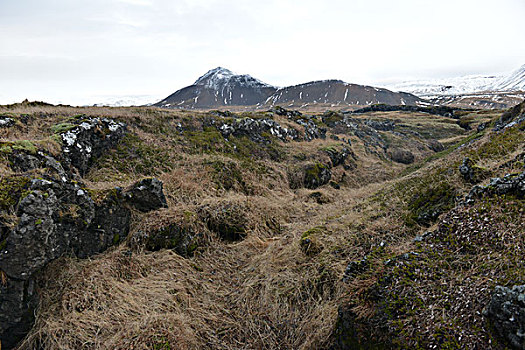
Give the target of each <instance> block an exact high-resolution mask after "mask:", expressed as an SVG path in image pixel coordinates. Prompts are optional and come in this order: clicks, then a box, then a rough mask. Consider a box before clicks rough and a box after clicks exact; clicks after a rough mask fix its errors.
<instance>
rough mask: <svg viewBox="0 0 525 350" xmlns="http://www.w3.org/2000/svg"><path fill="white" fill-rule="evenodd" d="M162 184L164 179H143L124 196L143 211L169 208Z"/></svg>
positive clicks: (133, 205)
mask: <svg viewBox="0 0 525 350" xmlns="http://www.w3.org/2000/svg"><path fill="white" fill-rule="evenodd" d="M162 186H163V184H162V181H160V180H158V179H155V178H148V179H143V180H141V181H139V182H137V183H136V184H134V185H133V186H132V187H131V188H130V189H129V190H128V191H126V193H124V197H125V198H126V201H127V202H128V203H129V204H130V205H131V206H132V207H134V208H135V209H137V210H140V211H141V212H148V211H152V210H157V209H160V208H167V207H168V203H167V202H166V197H165V196H164V192H163V190H162Z"/></svg>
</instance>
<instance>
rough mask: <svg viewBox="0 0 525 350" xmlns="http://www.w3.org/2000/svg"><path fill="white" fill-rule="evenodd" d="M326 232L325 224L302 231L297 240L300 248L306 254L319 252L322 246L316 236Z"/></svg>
mask: <svg viewBox="0 0 525 350" xmlns="http://www.w3.org/2000/svg"><path fill="white" fill-rule="evenodd" d="M326 232H327V229H326V227H325V226H316V227H314V228H311V229H309V230H308V231H306V232H304V233H303V234H302V235H301V241H300V242H299V245H300V247H301V250H302V251H303V252H304V253H305V254H307V255H317V254H319V253H320V252H321V250H323V246H322V245H321V244H320V243H319V238H318V236H319V235H321V234H323V233H326Z"/></svg>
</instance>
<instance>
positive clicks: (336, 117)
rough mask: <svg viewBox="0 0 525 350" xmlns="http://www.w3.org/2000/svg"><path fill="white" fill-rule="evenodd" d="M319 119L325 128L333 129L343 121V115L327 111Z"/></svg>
mask: <svg viewBox="0 0 525 350" xmlns="http://www.w3.org/2000/svg"><path fill="white" fill-rule="evenodd" d="M321 118H322V121H323V123H324V124H325V125H326V126H328V127H331V128H333V127H334V126H336V125H337V124H338V123H339V122H341V121H342V120H343V119H344V115H343V113H340V112H334V111H328V112H326V113H324V114H323V115H322V117H321Z"/></svg>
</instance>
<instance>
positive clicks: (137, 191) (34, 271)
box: [0, 124, 166, 349]
mask: <svg viewBox="0 0 525 350" xmlns="http://www.w3.org/2000/svg"><path fill="white" fill-rule="evenodd" d="M109 125H110V126H111V124H109ZM115 127H116V128H120V127H121V126H120V125H116V126H115ZM108 128H109V127H108ZM86 130H88V131H89V130H91V129H89V128H88V129H86ZM78 135H82V132H81V133H79V134H78ZM79 139H82V137H80V138H79ZM115 139H117V137H116V138H115ZM90 140H91V141H93V140H96V138H90ZM93 142H96V141H93ZM101 142H102V144H104V145H106V146H108V145H112V142H109V141H107V140H105V141H101ZM80 144H82V145H84V146H85V145H86V144H85V143H80ZM84 146H83V147H84ZM99 147H100V146H96V145H94V148H93V149H97V148H99ZM70 153H71V152H70ZM88 153H89V152H88ZM91 153H93V152H91ZM95 153H96V152H95ZM11 156H12V158H11V163H12V167H13V168H14V169H17V170H18V171H29V170H32V169H40V168H47V169H48V170H51V171H46V172H45V174H44V177H45V178H46V179H30V178H27V177H13V178H10V179H3V180H2V181H3V186H4V189H5V188H7V186H14V187H13V189H12V190H8V191H7V193H8V195H9V198H7V199H5V198H4V199H3V200H4V202H2V203H1V204H2V207H3V208H5V209H9V210H11V211H13V212H14V213H15V214H16V217H17V218H16V220H14V221H13V223H14V224H13V225H12V226H8V225H6V224H4V223H3V222H0V311H1V312H0V342H1V345H2V346H3V347H4V349H10V348H13V347H14V346H15V345H16V343H17V342H18V341H20V340H21V339H22V338H23V336H24V335H25V334H26V333H27V332H28V331H29V330H30V328H31V327H32V324H33V322H34V315H35V309H36V307H37V305H38V301H39V297H38V293H37V292H36V289H35V280H36V278H37V277H38V274H39V271H41V270H42V269H43V268H44V267H45V266H46V265H47V264H48V263H49V262H51V261H53V260H54V259H57V258H59V257H61V256H63V255H66V254H72V255H74V256H77V257H79V258H86V257H89V256H92V255H94V254H97V253H100V252H103V251H105V250H106V249H108V248H109V247H110V246H112V245H114V244H117V243H119V242H120V241H121V240H122V239H123V238H125V237H126V236H127V235H128V233H129V226H130V221H131V211H130V209H129V208H128V205H131V206H134V207H136V208H137V209H138V210H141V211H150V210H155V209H158V208H161V207H165V206H166V198H165V197H164V194H163V192H162V182H160V181H159V180H157V179H145V180H142V181H140V182H139V183H137V184H135V185H134V186H132V188H131V189H130V190H129V191H128V192H126V193H122V192H121V190H120V189H118V188H117V189H116V190H115V191H112V192H110V194H109V195H108V196H106V198H105V199H104V200H102V202H100V203H95V202H94V201H93V200H92V198H91V195H90V193H89V192H88V190H86V189H85V188H84V187H83V186H82V184H81V183H79V182H77V181H72V180H70V179H71V178H72V177H73V174H71V173H69V172H66V171H65V170H64V168H63V167H62V165H61V164H60V163H59V162H58V161H57V160H56V159H54V158H53V157H51V156H48V155H45V154H43V153H41V152H39V153H36V154H27V153H23V152H14V153H13V154H12V155H11ZM2 220H3V219H2ZM11 227H12V228H11Z"/></svg>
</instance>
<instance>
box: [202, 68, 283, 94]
mask: <svg viewBox="0 0 525 350" xmlns="http://www.w3.org/2000/svg"><path fill="white" fill-rule="evenodd" d="M193 85H199V86H204V87H207V88H210V89H213V90H222V89H223V88H225V87H229V86H233V85H237V86H240V87H250V88H263V87H273V86H272V85H269V84H266V83H264V82H262V81H260V80H259V79H255V78H254V77H252V76H251V75H248V74H242V75H240V74H235V73H234V72H232V71H231V70H229V69H226V68H223V67H217V68H214V69H212V70H210V71H208V72H207V73H206V74H204V75H203V76H202V77H200V78H199V79H197V80H196V81H195V83H194V84H193Z"/></svg>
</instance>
